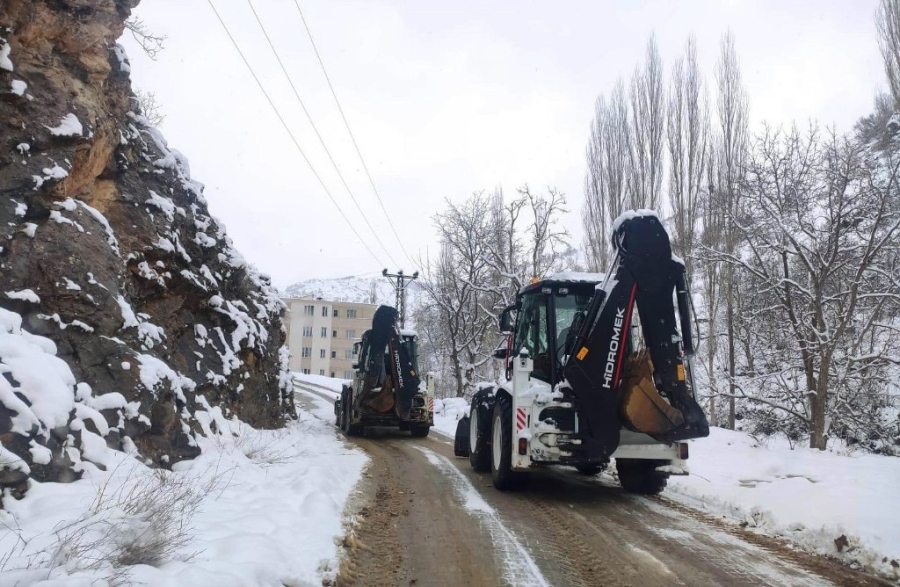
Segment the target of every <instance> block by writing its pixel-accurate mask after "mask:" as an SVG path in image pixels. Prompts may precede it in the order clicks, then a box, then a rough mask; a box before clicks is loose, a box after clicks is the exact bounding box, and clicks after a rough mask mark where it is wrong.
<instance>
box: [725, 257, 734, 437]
mask: <svg viewBox="0 0 900 587" xmlns="http://www.w3.org/2000/svg"><path fill="white" fill-rule="evenodd" d="M726 287H727V290H728V297H727V299H726V303H727V304H728V305H727V306H726V311H727V318H726V320H727V321H728V429H729V430H734V412H735V401H734V394H735V392H736V391H737V389H736V387H735V385H734V373H735V367H734V364H735V352H734V272H733V270H731V269H730V270H729V274H728V283H727V284H726Z"/></svg>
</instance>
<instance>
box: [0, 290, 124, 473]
mask: <svg viewBox="0 0 900 587" xmlns="http://www.w3.org/2000/svg"><path fill="white" fill-rule="evenodd" d="M0 375H2V376H0V408H2V410H0V411H2V418H0V429H2V430H6V431H9V433H10V434H9V435H4V439H3V442H2V443H0V473H4V474H3V475H0V478H2V479H3V480H4V483H6V484H8V485H10V486H17V485H20V484H21V483H24V482H25V478H24V477H22V476H20V475H12V476H10V475H8V474H6V473H5V472H6V471H18V472H21V473H24V475H25V476H27V475H29V474H31V473H33V471H32V468H33V467H34V466H50V465H52V466H53V467H64V468H65V467H69V468H71V474H72V476H75V475H77V474H79V473H80V472H81V470H82V467H83V463H82V462H81V459H82V457H84V458H87V459H90V460H92V461H93V462H95V463H98V464H100V465H103V464H104V463H106V461H107V460H108V458H109V456H110V454H111V451H109V450H107V448H106V441H105V440H104V437H105V436H107V435H108V434H109V433H110V430H111V429H110V426H109V425H108V424H107V423H106V419H105V418H104V416H103V415H102V414H101V413H100V412H99V411H98V408H97V407H95V406H96V405H101V406H102V407H101V408H99V409H103V407H108V408H109V409H112V410H115V408H118V407H124V406H116V405H109V406H103V404H104V403H106V404H108V403H109V402H104V399H105V398H107V396H105V395H104V396H100V397H99V398H95V397H93V396H92V392H91V388H90V387H89V386H88V385H87V384H85V383H77V382H76V380H75V376H74V375H73V374H72V371H71V370H70V369H69V367H68V365H66V363H65V362H64V361H63V360H62V359H60V358H58V357H57V356H56V344H54V343H53V341H51V340H50V339H48V338H45V337H43V336H36V335H33V334H31V333H29V332H28V331H26V330H23V329H22V318H21V316H19V315H18V314H16V313H15V312H10V311H9V310H5V309H3V308H0ZM115 395H118V394H115ZM98 402H99V403H98ZM110 416H111V417H114V416H115V414H110ZM87 422H89V423H90V424H91V425H90V426H87V425H86V423H87ZM4 444H5V446H4ZM26 447H27V448H26Z"/></svg>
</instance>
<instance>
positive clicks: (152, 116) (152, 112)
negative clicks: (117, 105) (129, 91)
mask: <svg viewBox="0 0 900 587" xmlns="http://www.w3.org/2000/svg"><path fill="white" fill-rule="evenodd" d="M133 100H134V101H135V102H136V103H137V106H138V108H140V111H141V114H143V115H144V118H146V119H147V120H148V121H149V122H150V124H151V125H153V126H162V123H163V122H165V120H166V115H165V114H163V113H162V108H161V107H160V104H159V100H157V99H156V94H155V93H153V92H145V91H144V90H141V89H140V88H135V90H134V98H133Z"/></svg>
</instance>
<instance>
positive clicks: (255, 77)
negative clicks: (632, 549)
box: [206, 0, 384, 265]
mask: <svg viewBox="0 0 900 587" xmlns="http://www.w3.org/2000/svg"><path fill="white" fill-rule="evenodd" d="M206 2H207V3H208V4H209V7H210V8H212V11H213V13H215V15H216V18H217V19H218V20H219V24H221V25H222V28H223V29H225V34H227V35H228V38H229V39H231V44H232V45H234V48H235V50H237V52H238V55H240V56H241V59H242V60H243V62H244V65H246V66H247V70H248V71H249V72H250V75H251V76H253V79H254V81H256V85H258V86H259V89H260V91H261V92H262V93H263V96H265V97H266V101H267V102H268V103H269V106H271V107H272V110H273V111H274V112H275V116H277V117H278V120H279V121H281V125H282V126H283V127H284V130H285V131H287V133H288V136H290V137H291V141H292V142H293V143H294V146H295V147H297V151H299V152H300V155H301V156H302V157H303V160H304V161H306V164H307V165H308V166H309V169H310V171H312V173H313V175H314V176H315V177H316V179H317V180H318V181H319V185H321V186H322V189H323V190H324V191H325V194H326V195H327V196H328V199H329V200H331V203H332V204H334V206H335V208H337V210H338V212H339V213H340V214H341V217H342V218H343V219H344V221H345V222H346V223H347V226H349V227H350V230H352V231H353V234H355V235H356V238H357V239H359V242H360V243H362V245H363V246H364V247H365V248H366V250H367V251H368V252H369V254H370V255H371V256H372V258H373V259H375V261H377V262H378V264H379V265H384V263H382V262H381V260H380V259H379V258H378V256H377V255H376V254H375V253H374V252H373V251H372V249H371V248H370V247H369V245H368V244H367V243H366V241H365V239H363V238H362V236H360V234H359V232H357V230H356V227H354V226H353V223H351V222H350V219H349V218H347V215H346V214H344V211H343V210H342V209H341V206H340V205H339V204H338V203H337V200H335V199H334V196H332V195H331V192H330V191H329V189H328V186H326V185H325V182H324V181H322V178H321V177H320V176H319V174H318V172H317V171H316V169H315V167H313V165H312V162H311V161H310V160H309V158H308V157H307V156H306V153H304V152H303V148H302V147H301V146H300V143H299V142H298V141H297V138H296V137H295V136H294V133H293V132H291V129H290V127H288V125H287V122H285V120H284V117H283V116H281V112H279V111H278V108H277V107H276V106H275V103H274V102H273V101H272V98H271V97H270V96H269V93H268V92H267V91H266V88H265V87H264V86H263V85H262V82H261V81H260V80H259V77H257V75H256V72H255V71H253V67H252V66H251V65H250V62H249V61H247V58H246V57H245V56H244V52H243V51H241V48H240V46H238V44H237V41H236V40H235V38H234V36H233V35H232V34H231V31H230V30H228V26H227V25H226V24H225V21H224V20H222V16H221V15H220V14H219V11H218V10H216V7H215V5H214V4H213V2H212V0H206Z"/></svg>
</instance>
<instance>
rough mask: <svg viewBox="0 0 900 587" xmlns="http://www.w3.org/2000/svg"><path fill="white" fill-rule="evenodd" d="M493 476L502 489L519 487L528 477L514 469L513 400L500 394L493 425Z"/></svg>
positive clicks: (495, 483)
mask: <svg viewBox="0 0 900 587" xmlns="http://www.w3.org/2000/svg"><path fill="white" fill-rule="evenodd" d="M491 478H492V479H493V481H494V487H496V488H497V489H500V490H507V489H518V488H519V487H521V486H522V485H523V484H524V483H525V481H526V480H527V479H528V476H527V474H526V473H520V472H518V471H513V470H512V401H511V400H510V399H509V397H508V396H505V395H503V396H500V397H499V398H497V403H496V404H494V419H493V423H492V425H491Z"/></svg>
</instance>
